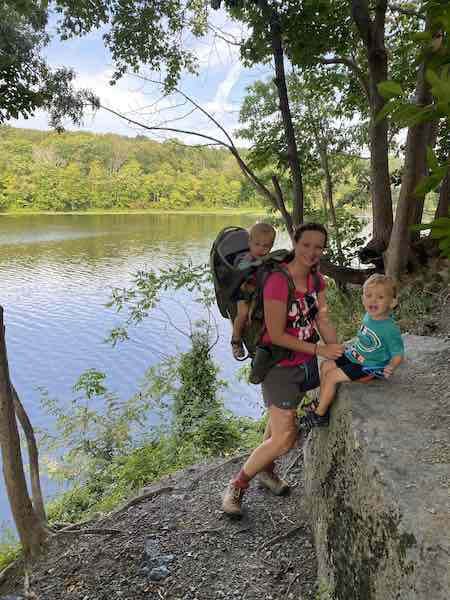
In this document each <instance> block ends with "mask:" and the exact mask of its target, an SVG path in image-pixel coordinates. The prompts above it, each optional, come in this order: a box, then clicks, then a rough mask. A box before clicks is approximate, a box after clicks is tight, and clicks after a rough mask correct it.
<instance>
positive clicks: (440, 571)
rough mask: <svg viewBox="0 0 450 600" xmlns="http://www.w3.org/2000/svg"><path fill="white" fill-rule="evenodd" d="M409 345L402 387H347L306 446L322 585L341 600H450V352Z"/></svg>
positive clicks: (392, 383) (413, 339)
mask: <svg viewBox="0 0 450 600" xmlns="http://www.w3.org/2000/svg"><path fill="white" fill-rule="evenodd" d="M404 339H405V344H406V352H407V361H406V363H405V364H404V365H402V367H400V368H399V369H398V371H397V372H396V373H395V374H394V376H393V377H392V379H391V380H389V381H374V382H371V383H370V384H356V383H352V384H343V385H342V386H341V387H340V390H339V393H338V397H337V399H336V401H335V402H334V405H333V407H332V413H331V423H330V427H329V429H328V430H315V431H313V433H312V434H311V435H310V438H309V440H308V441H307V443H306V445H305V480H306V482H305V488H306V494H307V498H308V501H309V504H310V507H311V512H312V521H311V522H312V523H313V526H314V537H315V542H316V551H317V555H318V576H319V580H320V581H321V583H322V586H324V587H325V589H327V590H328V591H329V593H330V595H331V596H333V595H334V597H335V598H336V600H391V599H392V600H394V599H396V600H397V599H398V600H400V599H401V600H422V599H423V600H425V599H427V600H430V599H431V600H448V599H449V598H450V466H449V458H450V378H449V374H450V343H449V341H448V340H447V341H446V340H444V339H439V338H427V337H419V336H410V335H407V336H405V337H404Z"/></svg>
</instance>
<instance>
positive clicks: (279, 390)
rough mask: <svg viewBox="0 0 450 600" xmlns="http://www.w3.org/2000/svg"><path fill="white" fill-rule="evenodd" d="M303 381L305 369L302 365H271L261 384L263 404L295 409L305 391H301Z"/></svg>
mask: <svg viewBox="0 0 450 600" xmlns="http://www.w3.org/2000/svg"><path fill="white" fill-rule="evenodd" d="M304 382H305V371H304V369H303V367H302V365H298V366H295V367H279V366H275V367H272V369H270V371H269V372H268V373H267V375H266V376H265V378H264V381H263V382H262V384H261V387H262V395H263V399H264V404H265V405H266V406H270V405H271V404H273V405H275V406H277V407H278V408H286V409H294V410H295V409H297V408H298V406H299V404H300V402H301V401H302V398H303V396H304V395H305V393H306V392H304V391H303V384H304Z"/></svg>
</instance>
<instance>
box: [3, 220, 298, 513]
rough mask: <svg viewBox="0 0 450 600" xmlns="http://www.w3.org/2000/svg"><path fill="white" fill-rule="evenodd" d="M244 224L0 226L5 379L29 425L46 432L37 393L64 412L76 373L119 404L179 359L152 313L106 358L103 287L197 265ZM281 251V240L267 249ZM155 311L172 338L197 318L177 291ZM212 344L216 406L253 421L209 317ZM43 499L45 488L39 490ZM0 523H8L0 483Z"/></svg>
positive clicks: (252, 403)
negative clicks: (95, 379) (149, 375)
mask: <svg viewBox="0 0 450 600" xmlns="http://www.w3.org/2000/svg"><path fill="white" fill-rule="evenodd" d="M254 221H255V217H252V216H251V215H246V216H242V215H236V214H235V215H233V214H230V215H227V216H216V215H194V214H192V215H175V214H173V215H170V214H165V215H163V214H157V215H156V214H123V215H121V214H109V215H19V216H8V215H3V216H1V217H0V273H1V288H0V304H1V305H2V306H3V308H4V322H5V327H6V342H7V349H8V359H9V367H10V372H11V379H12V382H13V383H14V385H15V387H16V389H17V391H18V394H19V396H20V398H21V400H22V402H23V404H24V405H25V408H26V410H27V412H28V414H29V416H30V418H31V420H32V423H33V425H34V426H35V427H36V428H37V427H44V426H48V425H49V424H50V422H49V417H48V416H47V415H46V414H45V413H44V412H43V411H42V410H41V409H40V406H39V400H40V392H39V389H38V388H40V387H44V388H46V389H47V390H48V392H49V395H50V396H51V397H56V398H58V399H60V400H62V401H65V402H69V401H70V400H71V399H72V398H73V397H74V394H73V392H72V386H73V385H74V383H75V382H76V381H77V380H78V378H79V376H80V375H81V373H83V371H85V370H86V369H89V368H95V369H97V370H99V371H103V372H105V373H106V374H107V380H106V383H107V386H108V389H109V390H110V391H114V392H117V394H118V395H119V396H120V397H121V398H122V399H126V398H129V397H130V396H132V395H133V393H134V392H136V391H137V389H138V385H139V382H140V381H141V380H142V378H143V375H144V373H145V371H146V369H147V368H148V367H149V366H151V365H155V364H157V363H158V362H159V360H160V359H161V356H163V355H165V354H175V353H177V352H179V351H183V350H187V349H188V347H189V341H188V339H187V337H186V336H184V335H182V334H181V333H178V332H177V330H176V329H175V328H174V327H173V326H170V325H168V323H167V318H166V317H165V315H164V314H163V313H162V312H161V311H158V309H156V310H155V311H154V312H153V313H152V315H151V316H150V317H149V318H148V319H146V320H145V321H144V322H142V323H141V324H140V325H139V326H137V327H134V328H132V329H131V330H130V340H129V341H126V342H123V343H120V344H118V345H117V346H116V347H115V348H113V347H111V346H110V345H108V344H106V343H105V341H104V340H105V338H106V337H107V336H108V334H109V332H110V331H111V330H112V329H113V328H114V327H116V326H118V325H120V324H122V323H123V316H122V315H121V314H120V313H119V314H117V313H116V312H115V311H114V310H113V309H108V308H105V304H106V303H107V302H108V301H109V300H110V296H111V289H112V288H113V287H127V286H129V285H130V283H131V281H132V274H133V273H135V272H136V271H138V270H140V269H146V268H152V269H156V270H158V269H161V268H167V267H170V266H172V265H175V264H176V263H179V262H183V263H187V262H188V261H189V260H191V261H192V263H193V264H200V263H204V262H207V260H208V257H209V250H210V247H211V244H212V242H213V240H214V238H215V236H216V234H217V232H218V231H220V229H222V228H223V227H225V226H227V225H230V224H231V225H241V226H243V227H248V226H249V225H251V224H252V223H253V222H254ZM283 242H284V243H285V244H286V242H287V240H286V237H285V236H284V237H281V239H279V241H278V245H277V247H280V244H282V243H283ZM163 308H164V311H165V312H166V313H168V315H169V316H170V319H171V320H172V321H173V323H174V324H175V325H176V328H179V329H182V330H184V331H186V332H188V331H189V319H191V320H195V319H198V318H201V317H203V316H206V315H205V310H204V309H202V308H201V307H200V306H199V305H198V304H196V303H195V302H194V301H193V298H192V297H191V295H190V294H189V293H187V292H186V291H180V292H179V293H177V294H176V295H175V294H169V295H168V296H166V298H165V300H164V303H163ZM214 316H215V317H216V320H217V324H218V327H219V332H220V339H219V342H218V344H217V345H216V346H215V348H214V357H215V360H216V361H217V364H218V365H219V366H220V369H221V376H222V377H223V378H224V379H226V380H228V381H229V386H228V387H227V389H225V390H224V392H223V397H224V400H225V404H226V406H227V407H228V408H230V409H231V410H232V411H233V412H235V413H237V414H239V415H248V416H259V415H260V414H261V410H262V408H261V407H262V405H261V401H260V399H259V389H258V388H255V387H252V386H250V385H246V384H244V383H242V382H239V381H237V379H236V373H237V371H238V369H239V368H240V366H241V365H240V363H237V362H236V361H235V360H234V359H233V358H232V356H231V351H230V343H229V341H230V334H231V327H230V324H229V323H228V322H227V321H225V320H224V319H222V318H221V317H220V314H219V313H218V311H215V312H214ZM44 484H45V490H46V494H47V496H48V495H51V494H52V493H54V489H55V486H54V485H52V484H51V483H49V482H47V481H45V482H44ZM0 514H1V520H3V521H8V522H9V521H10V513H9V507H8V502H7V499H6V495H5V489H4V485H3V479H2V481H1V487H0Z"/></svg>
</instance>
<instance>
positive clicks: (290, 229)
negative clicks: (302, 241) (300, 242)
mask: <svg viewBox="0 0 450 600" xmlns="http://www.w3.org/2000/svg"><path fill="white" fill-rule="evenodd" d="M272 183H273V187H274V189H275V196H276V198H277V200H278V210H279V211H280V213H281V214H282V215H283V218H284V220H285V222H286V228H287V231H288V234H289V237H290V238H291V239H293V235H294V223H293V221H292V217H291V215H290V214H289V213H288V211H287V209H286V204H285V203H284V198H283V192H282V190H281V186H280V182H279V181H278V177H277V176H276V175H272Z"/></svg>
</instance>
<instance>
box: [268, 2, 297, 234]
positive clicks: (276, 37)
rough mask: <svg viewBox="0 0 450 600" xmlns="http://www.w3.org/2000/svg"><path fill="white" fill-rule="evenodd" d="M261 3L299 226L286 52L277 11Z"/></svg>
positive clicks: (295, 153) (295, 214)
mask: <svg viewBox="0 0 450 600" xmlns="http://www.w3.org/2000/svg"><path fill="white" fill-rule="evenodd" d="M261 5H262V8H263V12H264V14H266V15H269V27H270V35H271V42H272V52H273V58H274V62H275V84H276V86H277V90H278V99H279V102H280V111H281V116H282V119H283V126H284V134H285V136H286V143H287V157H288V163H289V168H290V171H291V176H292V186H293V210H292V220H293V222H294V226H297V225H299V224H300V223H303V218H304V199H303V181H302V172H301V167H300V161H299V158H298V149H297V142H296V140H295V132H294V126H293V124H292V115H291V109H290V106H289V97H288V91H287V85H286V73H285V70H284V52H283V45H282V38H281V29H280V24H279V20H278V15H277V13H276V12H275V11H274V10H271V9H269V8H268V6H267V2H261ZM269 11H270V12H269Z"/></svg>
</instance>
